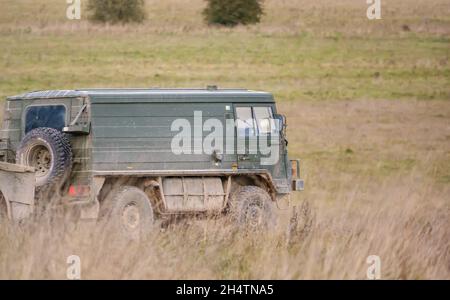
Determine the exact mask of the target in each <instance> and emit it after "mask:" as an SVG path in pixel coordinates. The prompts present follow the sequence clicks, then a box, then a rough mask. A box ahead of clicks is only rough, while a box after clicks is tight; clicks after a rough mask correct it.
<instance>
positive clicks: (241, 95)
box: [7, 87, 274, 103]
mask: <svg viewBox="0 0 450 300" xmlns="http://www.w3.org/2000/svg"><path fill="white" fill-rule="evenodd" d="M77 97H89V98H90V99H91V101H92V102H94V103H95V102H100V103H104V102H124V101H125V102H132V101H135V100H139V101H145V102H147V101H148V102H153V101H154V102H160V101H171V100H175V101H177V100H178V101H180V102H215V101H223V100H227V101H233V100H237V101H239V102H255V101H256V102H274V99H273V96H272V94H271V93H267V92H261V91H252V90H244V89H217V88H215V87H214V88H207V89H160V88H150V89H124V88H120V89H119V88H104V89H80V90H49V91H34V92H29V93H25V94H21V95H17V96H11V97H8V98H7V99H8V100H23V99H52V98H55V99H58V98H77ZM178 101H177V102H178Z"/></svg>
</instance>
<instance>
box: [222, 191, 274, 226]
mask: <svg viewBox="0 0 450 300" xmlns="http://www.w3.org/2000/svg"><path fill="white" fill-rule="evenodd" d="M229 213H230V217H231V219H232V220H233V222H234V223H235V224H236V225H238V226H239V227H243V228H247V229H269V228H273V227H275V225H276V215H275V205H274V203H273V201H272V199H271V197H270V195H269V194H268V193H267V192H266V191H265V190H263V189H262V188H260V187H257V186H242V187H239V188H238V189H237V190H236V191H235V192H234V193H232V194H231V195H230V202H229Z"/></svg>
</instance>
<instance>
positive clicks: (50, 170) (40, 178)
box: [16, 128, 73, 189]
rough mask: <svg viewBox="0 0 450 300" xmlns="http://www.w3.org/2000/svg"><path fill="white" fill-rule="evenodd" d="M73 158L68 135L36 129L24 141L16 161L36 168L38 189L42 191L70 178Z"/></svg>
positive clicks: (46, 129)
mask: <svg viewBox="0 0 450 300" xmlns="http://www.w3.org/2000/svg"><path fill="white" fill-rule="evenodd" d="M72 156H73V154H72V147H71V146H70V141H69V139H68V138H67V136H66V134H64V133H62V132H60V131H58V130H56V129H53V128H36V129H33V130H31V131H30V132H28V133H27V135H25V137H24V138H23V139H22V142H21V143H20V145H19V147H18V149H17V152H16V161H17V163H18V164H21V165H26V166H31V167H34V168H35V170H36V187H38V188H41V189H42V188H44V187H50V186H53V185H55V184H59V183H61V182H62V181H63V180H64V179H65V178H66V177H67V176H69V174H70V172H71V170H72Z"/></svg>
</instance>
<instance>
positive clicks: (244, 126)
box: [236, 107, 256, 136]
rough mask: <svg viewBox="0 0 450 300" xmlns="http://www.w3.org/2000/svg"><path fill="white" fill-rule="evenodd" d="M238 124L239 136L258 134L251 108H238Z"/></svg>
mask: <svg viewBox="0 0 450 300" xmlns="http://www.w3.org/2000/svg"><path fill="white" fill-rule="evenodd" d="M236 123H237V124H236V126H237V134H238V136H254V135H255V134H256V128H255V122H254V120H253V115H252V108H251V107H236Z"/></svg>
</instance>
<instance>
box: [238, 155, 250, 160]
mask: <svg viewBox="0 0 450 300" xmlns="http://www.w3.org/2000/svg"><path fill="white" fill-rule="evenodd" d="M238 159H239V160H242V161H245V160H249V159H250V157H249V156H248V154H243V155H239V157H238Z"/></svg>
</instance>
